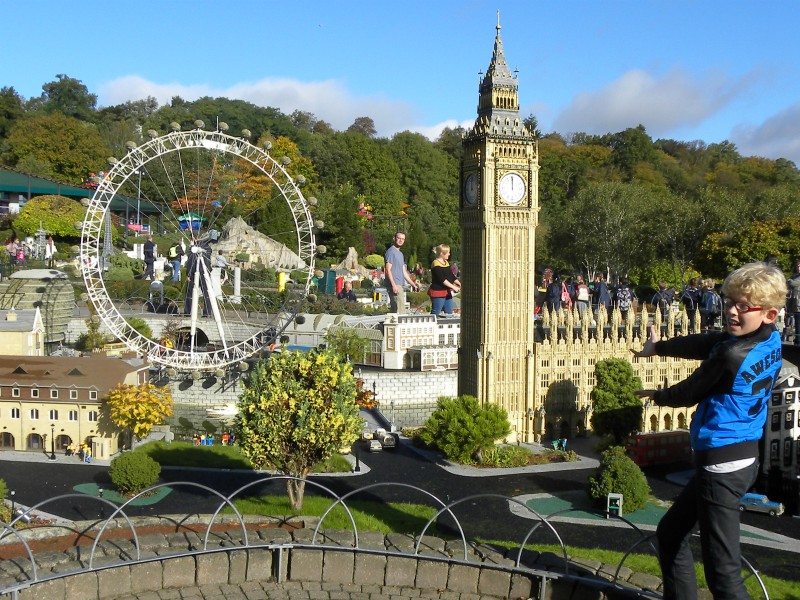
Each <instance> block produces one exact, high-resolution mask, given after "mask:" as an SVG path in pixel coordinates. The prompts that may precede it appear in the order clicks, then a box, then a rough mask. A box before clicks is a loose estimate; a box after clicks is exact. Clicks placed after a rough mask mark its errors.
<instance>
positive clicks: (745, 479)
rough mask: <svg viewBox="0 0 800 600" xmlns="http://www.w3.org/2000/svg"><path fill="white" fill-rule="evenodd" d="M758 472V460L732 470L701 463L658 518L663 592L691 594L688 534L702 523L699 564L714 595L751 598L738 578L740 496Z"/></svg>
mask: <svg viewBox="0 0 800 600" xmlns="http://www.w3.org/2000/svg"><path fill="white" fill-rule="evenodd" d="M757 475H758V461H757V460H756V461H755V462H754V463H753V464H752V465H750V466H748V467H746V468H744V469H740V470H738V471H734V472H733V473H711V472H709V471H706V470H705V469H704V468H702V467H697V472H696V473H695V474H694V476H693V477H692V478H691V480H690V481H689V483H688V484H687V485H686V487H685V488H684V489H683V491H682V492H681V493H680V495H679V496H678V498H677V500H675V503H674V504H673V505H672V507H671V508H670V509H669V510H668V511H667V514H665V515H664V517H663V518H662V519H661V522H660V523H659V524H658V529H657V533H656V535H657V537H658V547H659V562H660V563H661V574H662V576H663V578H664V598H665V600H669V599H672V598H676V599H679V600H695V599H696V598H697V580H696V578H695V573H694V558H693V557H692V551H691V549H690V548H689V543H688V541H689V536H690V535H691V534H692V531H693V530H694V528H695V525H697V524H699V525H700V545H701V547H702V553H703V570H704V571H705V574H706V582H707V583H708V587H709V589H710V590H711V593H712V594H713V595H714V598H725V599H726V600H731V599H736V598H743V599H744V598H750V596H749V595H748V594H747V590H746V589H745V587H744V583H743V582H742V576H741V572H742V557H741V551H740V548H739V535H740V531H739V499H740V498H741V497H742V495H743V494H744V493H745V492H747V490H749V489H750V486H751V485H753V483H754V482H755V480H756V476H757Z"/></svg>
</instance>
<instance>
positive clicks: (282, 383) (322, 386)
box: [237, 351, 361, 508]
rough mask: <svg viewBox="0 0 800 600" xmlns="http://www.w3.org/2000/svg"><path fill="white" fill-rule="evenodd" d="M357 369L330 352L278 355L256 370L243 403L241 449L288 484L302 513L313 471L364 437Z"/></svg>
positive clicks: (242, 398)
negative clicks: (343, 447)
mask: <svg viewBox="0 0 800 600" xmlns="http://www.w3.org/2000/svg"><path fill="white" fill-rule="evenodd" d="M355 400H356V382H355V379H354V377H353V372H352V365H351V364H350V363H348V362H345V361H342V360H340V359H339V356H338V355H337V354H336V353H334V352H331V351H325V352H316V351H315V352H283V353H279V354H273V355H272V356H271V357H270V358H269V359H268V360H265V361H261V362H259V363H258V364H256V366H255V367H254V369H253V372H252V374H251V375H250V378H249V380H248V381H247V383H246V384H245V386H244V391H243V392H242V395H241V397H240V399H239V404H238V408H239V416H238V422H237V425H238V431H239V438H238V440H239V446H240V447H241V449H242V452H243V453H244V455H245V456H246V457H247V458H248V459H249V460H250V462H251V463H252V464H253V466H255V467H256V468H262V469H263V468H265V467H273V468H275V469H277V470H278V471H280V472H281V473H283V474H285V475H291V476H293V477H297V478H299V479H297V480H294V479H293V480H288V481H287V489H288V493H289V499H290V501H291V504H292V506H293V507H295V508H302V506H303V493H304V490H305V478H306V477H307V476H308V474H309V473H310V471H311V469H312V467H313V466H314V465H315V464H317V463H319V462H321V461H323V460H325V459H326V458H327V457H329V456H331V455H332V454H334V453H335V452H337V451H338V450H339V448H341V447H342V446H346V445H349V444H352V443H353V442H354V441H355V440H356V438H357V437H358V434H359V433H360V431H361V419H360V418H359V417H358V407H357V406H356V403H355Z"/></svg>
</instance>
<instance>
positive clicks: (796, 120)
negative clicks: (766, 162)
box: [731, 102, 800, 165]
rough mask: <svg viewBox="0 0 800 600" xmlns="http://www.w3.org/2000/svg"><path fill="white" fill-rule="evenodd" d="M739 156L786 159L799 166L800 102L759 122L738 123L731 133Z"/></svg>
mask: <svg viewBox="0 0 800 600" xmlns="http://www.w3.org/2000/svg"><path fill="white" fill-rule="evenodd" d="M731 139H732V141H733V142H734V143H735V144H736V146H737V147H738V149H739V152H740V153H741V154H742V155H743V156H763V157H765V158H773V159H775V158H788V159H789V160H791V161H794V163H795V164H796V165H800V102H798V103H797V104H794V105H792V106H790V107H788V108H786V109H784V110H782V111H781V112H779V113H778V114H776V115H774V116H772V117H770V118H768V119H767V120H766V121H764V122H763V123H761V124H760V125H739V126H738V127H735V128H734V130H733V132H732V134H731Z"/></svg>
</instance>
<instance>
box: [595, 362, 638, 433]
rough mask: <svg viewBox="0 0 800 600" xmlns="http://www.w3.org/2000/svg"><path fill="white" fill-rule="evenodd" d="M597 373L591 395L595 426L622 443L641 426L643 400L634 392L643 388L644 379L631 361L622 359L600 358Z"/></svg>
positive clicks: (597, 430)
mask: <svg viewBox="0 0 800 600" xmlns="http://www.w3.org/2000/svg"><path fill="white" fill-rule="evenodd" d="M594 373H595V379H596V380H597V384H596V385H595V386H594V389H592V392H591V394H590V397H591V399H592V407H593V409H594V411H593V412H592V429H593V430H594V432H595V433H597V434H599V435H609V436H611V437H613V439H614V441H615V442H616V443H617V444H620V443H622V442H623V441H624V440H625V438H626V437H627V436H628V434H630V433H633V432H634V431H638V430H639V426H640V425H641V422H642V411H643V408H642V399H641V398H639V397H638V396H636V395H635V394H634V392H635V391H636V390H640V389H642V382H641V380H640V379H639V377H637V376H635V375H634V374H633V367H632V366H631V364H630V363H629V362H628V361H626V360H623V359H621V358H609V359H606V360H601V361H598V362H597V364H596V365H595V367H594Z"/></svg>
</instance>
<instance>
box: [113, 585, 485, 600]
mask: <svg viewBox="0 0 800 600" xmlns="http://www.w3.org/2000/svg"><path fill="white" fill-rule="evenodd" d="M184 598H185V599H186V600H266V599H269V600H295V599H297V600H406V599H416V600H429V599H430V600H479V599H481V598H486V599H487V600H488V599H493V598H494V597H493V596H479V595H478V594H461V593H458V592H447V591H438V590H425V589H417V588H408V587H394V586H380V585H359V584H337V583H318V582H302V583H300V582H297V581H287V582H284V583H276V582H269V581H248V582H246V583H243V584H241V585H232V584H226V585H204V586H200V587H185V588H181V589H179V590H178V589H166V590H160V591H158V592H143V593H141V594H136V595H125V596H118V597H117V600H180V599H184Z"/></svg>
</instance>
